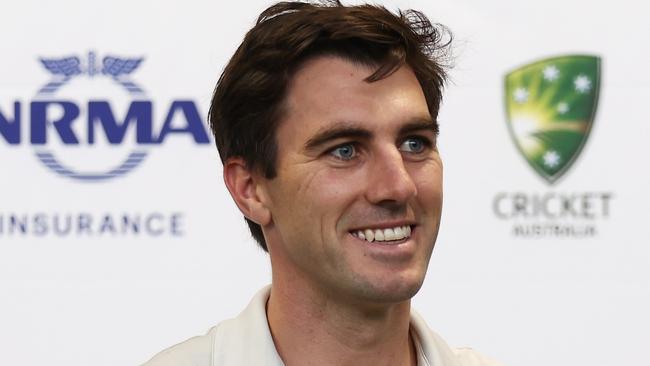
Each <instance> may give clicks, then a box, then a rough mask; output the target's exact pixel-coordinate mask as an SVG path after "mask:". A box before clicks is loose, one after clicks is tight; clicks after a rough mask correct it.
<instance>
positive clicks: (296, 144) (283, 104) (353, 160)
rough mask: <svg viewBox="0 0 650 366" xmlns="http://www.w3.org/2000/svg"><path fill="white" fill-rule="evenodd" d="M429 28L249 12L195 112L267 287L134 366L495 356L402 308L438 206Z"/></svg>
mask: <svg viewBox="0 0 650 366" xmlns="http://www.w3.org/2000/svg"><path fill="white" fill-rule="evenodd" d="M443 32H444V29H443V28H441V27H434V26H432V25H431V23H430V22H429V21H428V20H427V18H426V17H425V16H424V15H423V14H421V13H419V12H415V11H408V12H404V13H400V14H393V13H391V12H389V11H387V10H386V9H384V8H382V7H377V6H369V5H364V6H354V7H345V6H342V5H341V4H339V3H338V2H330V3H327V4H308V3H301V2H295V3H279V4H277V5H274V6H272V7H270V8H268V9H267V10H266V11H264V12H263V13H262V14H261V16H260V18H259V19H258V22H257V24H256V25H255V27H254V28H253V29H252V30H251V31H250V32H249V33H248V34H247V35H246V37H245V39H244V41H243V43H242V44H241V45H240V47H239V49H238V50H237V52H236V53H235V55H234V56H233V57H232V59H231V60H230V62H229V64H228V66H227V67H226V68H225V70H224V72H223V74H222V76H221V78H220V79H219V82H218V85H217V88H216V90H215V93H214V97H213V100H212V106H211V111H210V122H211V126H212V129H213V132H214V134H215V138H216V141H217V146H218V149H219V153H220V156H221V159H222V161H223V164H224V179H225V182H226V185H227V187H228V190H229V191H230V194H231V195H232V197H233V199H234V200H235V202H236V203H237V206H238V207H239V209H240V210H241V211H242V213H243V214H244V216H245V217H246V220H247V222H248V224H249V227H250V229H251V232H252V234H253V237H254V238H255V239H256V240H257V241H258V243H259V244H260V245H261V246H262V248H263V249H264V250H266V251H268V253H269V256H270V260H271V266H272V277H273V278H272V284H271V285H270V286H269V287H267V288H265V289H263V290H261V291H260V292H259V293H258V294H257V295H256V296H255V297H254V298H253V300H252V302H251V303H250V304H249V306H248V307H247V308H246V309H245V310H244V311H243V312H242V314H240V315H239V316H238V317H237V318H234V319H231V320H227V321H224V322H222V323H220V324H219V325H217V326H216V327H214V328H212V329H211V330H210V331H209V332H208V333H207V334H206V335H204V336H201V337H195V338H192V339H190V340H188V341H186V342H184V343H181V344H179V345H176V346H174V347H172V348H169V349H167V350H165V351H163V352H161V353H160V354H159V355H157V356H156V357H154V358H153V359H152V360H151V361H150V362H149V363H147V364H146V365H148V366H160V365H200V366H208V365H209V366H216V365H228V366H231V365H233V366H234V365H237V366H240V365H282V364H285V365H354V366H358V365H372V366H378V365H400V366H402V365H420V366H425V365H431V366H479V365H483V366H486V365H495V363H493V362H492V361H488V360H487V359H485V358H483V357H482V356H480V355H478V354H477V353H475V352H474V351H472V350H470V349H460V350H459V349H452V348H450V347H449V346H447V345H446V344H445V342H444V341H443V340H442V339H440V338H439V337H438V336H437V335H436V334H435V333H433V332H432V331H431V330H430V329H429V328H428V327H427V325H426V323H425V322H424V320H423V319H422V318H421V317H419V316H418V315H417V314H416V313H415V312H414V311H412V310H411V307H410V300H411V298H412V297H413V296H414V295H415V294H416V293H417V292H418V290H419V289H420V287H421V285H422V282H423V281H424V277H425V274H426V271H427V266H428V263H429V259H430V257H431V253H432V250H433V246H434V243H435V240H436V236H437V233H438V228H439V224H440V214H441V208H442V162H441V159H440V155H439V153H438V150H437V148H436V139H437V135H438V123H437V121H436V117H437V115H438V108H439V104H440V100H441V91H442V86H443V83H444V78H445V74H444V71H443V68H442V67H441V64H440V62H439V60H437V58H436V57H438V56H437V55H443V54H444V52H445V51H446V48H447V47H448V43H443V42H441V38H442V37H443V36H444V34H443Z"/></svg>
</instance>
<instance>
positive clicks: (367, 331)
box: [267, 273, 417, 366]
mask: <svg viewBox="0 0 650 366" xmlns="http://www.w3.org/2000/svg"><path fill="white" fill-rule="evenodd" d="M302 278H303V277H302V276H300V275H298V274H294V275H290V274H286V273H284V276H282V275H279V274H276V273H274V274H273V285H272V287H271V296H270V298H269V301H268V304H267V317H268V322H269V327H270V329H271V334H272V335H273V340H274V342H275V346H276V349H277V350H278V353H279V355H280V357H281V358H282V360H283V361H284V363H285V364H286V365H288V366H292V365H306V364H309V365H355V366H356V365H373V366H374V365H376V366H382V365H400V366H407V365H408V366H411V365H416V363H417V361H416V355H415V348H414V345H413V342H412V340H411V337H410V333H409V320H410V300H406V301H404V302H401V303H396V304H381V305H377V304H365V305H364V304H360V303H352V302H351V301H346V300H345V299H337V298H336V297H335V296H328V295H327V294H326V293H324V292H323V291H320V290H319V289H316V288H314V287H312V286H309V283H307V281H305V280H303V279H302ZM287 279H288V280H289V281H287Z"/></svg>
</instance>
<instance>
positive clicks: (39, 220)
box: [34, 214, 47, 236]
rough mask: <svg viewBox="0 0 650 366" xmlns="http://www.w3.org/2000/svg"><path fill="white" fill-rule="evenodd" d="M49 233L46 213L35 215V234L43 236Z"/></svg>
mask: <svg viewBox="0 0 650 366" xmlns="http://www.w3.org/2000/svg"><path fill="white" fill-rule="evenodd" d="M45 234H47V217H46V216H45V214H36V215H34V235H36V236H43V235H45Z"/></svg>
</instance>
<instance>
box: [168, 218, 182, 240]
mask: <svg viewBox="0 0 650 366" xmlns="http://www.w3.org/2000/svg"><path fill="white" fill-rule="evenodd" d="M182 218H183V214H181V213H176V214H173V215H172V217H171V220H170V221H171V223H170V226H171V227H170V232H171V234H172V235H173V236H183V231H182V229H181V227H180V226H181V222H180V221H181V219H182Z"/></svg>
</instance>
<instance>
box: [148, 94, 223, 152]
mask: <svg viewBox="0 0 650 366" xmlns="http://www.w3.org/2000/svg"><path fill="white" fill-rule="evenodd" d="M178 110H180V111H181V112H182V113H183V115H184V116H185V118H184V120H185V121H186V122H187V125H186V126H185V127H173V126H172V120H173V119H174V115H175V114H176V112H177V111H178ZM170 133H190V134H191V135H192V137H193V138H194V141H196V143H199V144H207V143H210V139H209V138H208V134H207V132H206V131H205V127H204V126H203V122H201V117H199V111H198V110H197V109H196V104H194V102H192V101H189V100H177V101H174V102H173V103H172V105H171V106H170V107H169V113H167V117H166V118H165V123H164V124H163V127H162V130H161V131H160V136H158V143H162V142H163V141H164V140H165V137H166V136H167V135H168V134H170Z"/></svg>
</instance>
